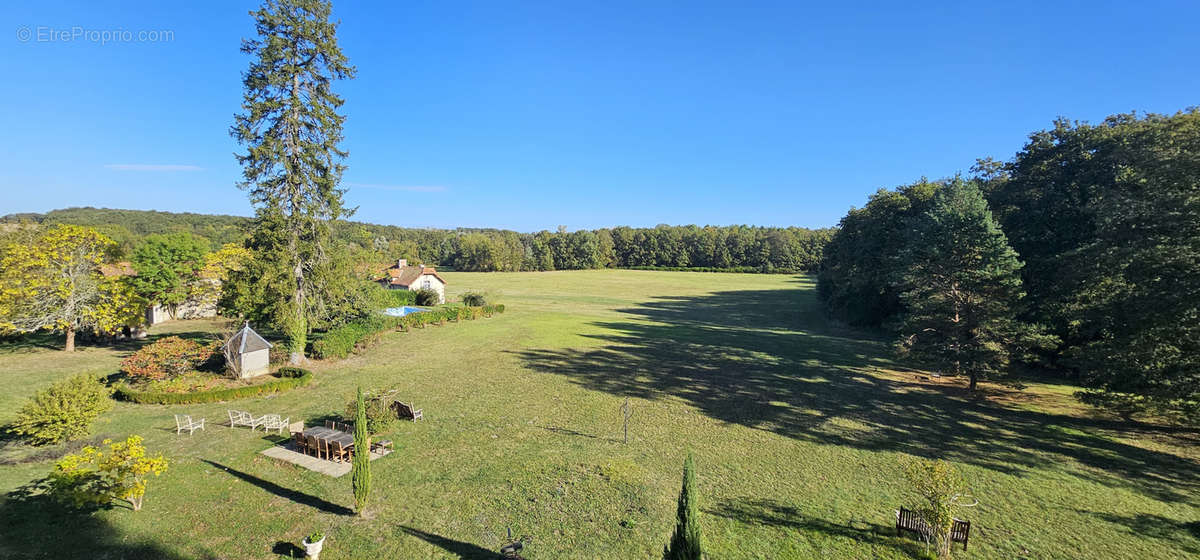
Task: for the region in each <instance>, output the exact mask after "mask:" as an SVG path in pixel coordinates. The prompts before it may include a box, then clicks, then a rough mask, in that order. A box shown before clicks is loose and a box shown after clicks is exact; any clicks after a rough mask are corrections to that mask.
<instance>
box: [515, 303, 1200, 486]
mask: <svg viewBox="0 0 1200 560" xmlns="http://www.w3.org/2000/svg"><path fill="white" fill-rule="evenodd" d="M620 312H621V313H622V314H624V315H626V316H628V317H629V320H626V321H600V322H593V323H592V324H591V325H592V326H594V327H599V328H600V329H602V331H603V332H602V333H600V334H591V335H584V336H588V337H590V338H593V339H596V340H598V341H599V342H600V343H601V344H600V346H599V347H591V348H583V349H576V348H549V349H528V350H517V351H513V352H512V353H513V354H515V355H516V356H518V358H520V359H521V360H522V362H523V363H524V364H525V366H526V367H528V368H529V369H531V370H533V371H536V372H543V373H545V374H550V375H560V376H565V377H567V378H569V379H570V380H571V381H572V382H573V383H575V384H577V385H580V386H582V387H584V388H587V389H590V390H597V391H603V392H607V393H610V394H613V395H617V396H631V397H638V398H642V399H648V400H665V399H679V400H682V401H684V402H686V403H687V404H689V405H691V406H693V407H695V408H696V409H698V410H699V411H700V412H702V413H704V414H706V415H708V416H710V417H712V418H715V419H718V420H721V421H724V422H728V423H733V424H740V425H744V426H748V427H751V428H754V429H759V430H765V431H770V432H773V433H777V434H780V435H783V436H786V437H790V438H794V439H797V440H803V441H811V442H816V443H820V444H824V445H838V446H847V447H852V448H858V449H866V450H871V451H896V452H904V453H909V454H912V455H918V456H923V457H940V458H945V459H951V460H954V461H959V462H962V463H967V464H972V465H977V466H980V467H984V468H988V469H992V470H995V471H998V472H1004V473H1008V474H1014V475H1016V474H1022V473H1025V472H1027V471H1028V470H1030V469H1033V468H1047V467H1052V466H1054V465H1057V464H1062V463H1068V464H1074V465H1079V466H1081V467H1082V468H1072V469H1069V470H1063V472H1066V473H1070V474H1071V475H1073V476H1077V477H1080V478H1084V479H1088V480H1092V481H1095V482H1099V483H1102V484H1104V485H1107V486H1111V487H1125V488H1130V489H1133V490H1136V491H1138V492H1141V493H1144V494H1147V495H1150V496H1153V497H1155V498H1157V499H1161V500H1164V501H1170V502H1186V503H1200V477H1196V476H1195V472H1197V471H1200V462H1197V461H1195V460H1192V459H1190V458H1187V457H1182V456H1179V455H1174V454H1171V453H1168V452H1164V451H1159V450H1154V449H1147V448H1145V447H1139V446H1137V445H1133V444H1132V443H1128V442H1127V441H1128V439H1127V438H1130V436H1131V426H1130V425H1125V424H1121V423H1117V422H1113V421H1111V420H1103V419H1090V418H1082V417H1078V416H1071V415H1069V414H1055V413H1053V412H1046V411H1040V410H1035V409H1031V408H1029V407H1022V406H1015V405H1014V406H1008V405H1006V404H1005V403H1003V402H998V399H992V398H980V397H979V396H978V395H971V394H969V393H967V391H966V390H965V388H964V387H963V386H961V384H959V383H957V382H953V381H950V380H943V381H939V382H934V383H924V382H919V381H916V380H914V379H910V378H911V377H912V376H911V375H908V374H906V375H905V376H904V378H903V379H895V378H890V377H888V376H885V375H881V374H879V371H880V369H892V368H893V367H894V366H895V365H896V364H894V362H893V360H892V357H891V351H890V345H889V344H888V343H887V342H886V340H884V339H881V338H879V337H878V336H875V335H870V334H864V333H862V332H859V331H855V330H850V329H846V328H844V327H840V326H838V325H834V324H832V323H830V322H829V321H828V320H826V319H825V318H824V316H823V314H822V313H821V312H820V306H819V305H818V303H817V301H816V297H815V294H814V292H813V290H799V289H794V290H793V289H789V290H745V291H731V292H720V293H716V294H711V295H704V296H695V297H682V296H670V297H663V298H657V299H654V300H652V301H649V302H646V303H643V304H640V305H638V306H636V307H632V308H627V309H621V310H620ZM1172 431H1173V430H1170V429H1162V430H1158V433H1159V434H1160V435H1164V434H1171V432H1172ZM1188 433H1190V432H1189V431H1187V430H1180V431H1178V432H1177V433H1175V434H1174V435H1172V436H1171V437H1175V438H1177V439H1179V440H1180V443H1182V442H1183V439H1185V438H1187V437H1188V435H1187V434H1188Z"/></svg>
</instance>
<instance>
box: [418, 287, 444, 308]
mask: <svg viewBox="0 0 1200 560" xmlns="http://www.w3.org/2000/svg"><path fill="white" fill-rule="evenodd" d="M439 299H440V298H439V297H438V293H437V291H436V290H432V289H429V288H421V289H420V290H417V291H416V303H417V305H421V306H431V305H437V304H438V300H439Z"/></svg>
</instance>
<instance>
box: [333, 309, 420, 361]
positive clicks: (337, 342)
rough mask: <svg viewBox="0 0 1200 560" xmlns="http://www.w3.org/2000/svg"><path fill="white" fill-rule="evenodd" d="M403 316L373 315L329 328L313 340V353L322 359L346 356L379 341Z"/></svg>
mask: <svg viewBox="0 0 1200 560" xmlns="http://www.w3.org/2000/svg"><path fill="white" fill-rule="evenodd" d="M402 318H403V317H391V316H388V315H373V316H371V317H368V318H366V319H360V320H358V321H355V322H353V323H346V324H345V325H342V326H340V327H334V328H332V329H329V330H328V331H326V332H325V336H323V337H322V338H321V340H318V341H316V342H313V347H312V350H313V355H314V356H316V357H318V358H322V359H327V358H345V357H347V356H349V355H350V354H351V353H352V352H354V351H355V350H361V349H363V348H367V347H369V346H371V345H373V344H375V343H376V342H379V336H380V335H381V334H382V333H383V332H384V331H387V330H390V329H392V328H394V327H395V326H396V325H397V324H399V321H400V319H402Z"/></svg>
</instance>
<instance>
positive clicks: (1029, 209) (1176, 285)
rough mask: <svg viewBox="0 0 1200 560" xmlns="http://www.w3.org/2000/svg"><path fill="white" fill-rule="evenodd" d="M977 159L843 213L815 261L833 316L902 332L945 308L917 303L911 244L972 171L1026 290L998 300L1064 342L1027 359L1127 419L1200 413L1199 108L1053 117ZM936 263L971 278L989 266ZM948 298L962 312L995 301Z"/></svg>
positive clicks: (882, 192)
mask: <svg viewBox="0 0 1200 560" xmlns="http://www.w3.org/2000/svg"><path fill="white" fill-rule="evenodd" d="M972 171H973V176H972V177H970V178H969V179H967V180H965V181H964V180H963V179H962V178H954V179H949V180H939V181H928V180H924V179H922V180H920V181H917V182H915V183H913V184H910V185H904V186H901V187H898V188H896V189H893V190H887V189H881V190H880V191H878V192H877V193H875V194H874V195H872V196H871V197H870V199H869V201H868V202H867V204H866V205H865V206H863V207H862V208H854V209H851V210H850V212H849V213H848V214H847V215H846V216H845V217H844V218H843V219H842V220H841V222H840V224H839V227H838V229H837V232H836V233H835V234H834V235H833V237H832V239H831V240H830V243H829V244H828V245H827V246H826V249H825V253H824V260H823V262H822V265H821V269H820V271H819V273H818V287H819V288H818V291H819V297H820V298H821V300H822V301H823V302H824V304H825V306H826V309H827V311H828V312H829V313H830V315H831V316H833V317H835V318H837V319H839V320H841V321H844V322H846V323H849V324H852V325H857V326H866V327H874V328H882V329H884V330H889V331H892V332H896V333H898V334H902V333H901V332H900V331H901V328H900V325H902V324H903V323H905V322H906V320H908V319H910V317H911V315H912V314H913V313H914V312H921V313H924V312H927V311H928V309H932V308H936V307H938V306H939V305H940V304H939V302H937V301H929V300H926V301H921V302H916V303H917V304H919V305H921V306H922V308H921V309H919V310H914V302H913V301H912V293H913V292H911V291H909V292H906V291H905V290H906V289H909V288H911V286H906V285H905V282H904V281H903V279H904V278H905V276H906V275H909V276H911V272H912V270H913V269H912V266H911V263H910V262H906V259H905V258H904V256H905V255H909V254H912V253H913V252H914V251H915V250H919V249H920V248H918V247H914V244H915V243H917V240H918V238H917V237H915V236H914V235H913V232H914V231H917V230H919V229H920V224H921V223H922V222H924V223H928V222H929V221H930V220H944V219H945V216H944V215H940V216H939V215H937V214H936V212H934V210H933V208H932V206H933V205H934V204H935V202H936V199H937V198H938V197H937V194H938V192H939V191H942V190H945V189H947V188H948V185H951V184H955V185H961V184H962V183H964V182H965V183H969V184H970V185H969V186H963V187H962V188H974V189H977V191H978V192H979V193H981V194H982V197H983V198H984V200H986V205H987V208H986V209H985V212H989V213H990V215H988V216H986V218H985V221H987V222H992V221H993V220H994V223H996V224H997V225H998V227H999V229H1000V230H1002V232H1003V236H1004V237H1005V238H1006V240H1007V244H1008V246H1009V247H1011V249H1012V250H1013V251H1015V253H1016V258H1017V259H1018V260H1019V261H1020V264H1017V267H1018V268H1019V273H1017V275H1018V276H1019V282H1020V285H1019V287H1020V289H1021V291H1022V292H1023V294H1018V296H1019V297H1018V298H1017V301H1015V302H1013V305H1012V309H1010V310H1005V311H1006V312H1007V311H1011V312H1012V313H1013V314H1014V316H1015V318H1016V319H1017V320H1018V321H1020V322H1023V323H1024V324H1025V325H1027V326H1029V327H1031V328H1033V329H1035V330H1036V331H1038V332H1041V333H1045V334H1048V335H1050V336H1051V337H1052V338H1053V339H1056V340H1055V343H1053V344H1050V345H1048V346H1044V347H1041V348H1038V349H1037V352H1035V354H1034V355H1033V356H1028V357H1026V359H1025V360H1023V361H1022V362H1023V363H1024V364H1026V365H1029V364H1031V363H1032V364H1033V365H1036V366H1038V367H1041V368H1048V369H1049V370H1050V371H1054V372H1058V374H1059V375H1061V376H1064V377H1067V378H1070V379H1073V380H1075V381H1076V382H1079V383H1081V384H1083V385H1084V386H1085V387H1088V388H1089V390H1088V391H1085V392H1083V393H1080V394H1078V395H1077V396H1078V397H1080V398H1081V399H1082V400H1084V401H1085V402H1089V403H1091V404H1096V405H1100V406H1105V407H1108V408H1110V409H1112V410H1115V411H1116V412H1118V413H1120V414H1122V415H1125V416H1127V417H1128V416H1130V415H1132V414H1135V413H1138V412H1144V411H1150V410H1153V411H1157V412H1174V413H1183V415H1184V416H1185V417H1190V418H1191V419H1192V420H1200V111H1198V110H1197V109H1189V110H1186V111H1183V112H1180V113H1176V114H1174V115H1156V114H1147V115H1144V116H1142V117H1140V118H1139V117H1138V115H1137V114H1120V115H1115V116H1112V117H1109V118H1108V119H1106V120H1105V121H1104V122H1102V123H1100V124H1096V125H1092V124H1087V123H1081V122H1070V121H1067V120H1065V119H1059V120H1057V121H1055V122H1054V126H1053V128H1051V129H1048V130H1043V131H1039V132H1035V133H1033V134H1031V135H1030V136H1029V140H1028V142H1027V143H1026V144H1025V146H1024V147H1023V148H1022V149H1021V151H1020V152H1018V153H1017V154H1016V155H1015V156H1014V157H1013V158H1012V159H1011V160H1009V161H1005V162H999V161H994V160H992V159H990V158H989V159H983V160H979V161H978V162H977V164H976V165H975V167H973V168H972ZM943 198H944V197H943ZM922 242H925V243H927V240H926V241H922ZM956 256H961V255H956ZM943 264H946V267H944V268H949V269H955V270H958V271H961V272H963V275H962V277H963V278H965V279H966V280H967V281H968V282H970V281H971V279H972V278H983V277H987V276H988V275H989V274H993V273H994V270H986V269H983V268H976V269H972V264H971V263H943ZM927 280H928V281H930V282H933V281H935V279H933V278H927ZM943 296H944V299H945V300H950V299H954V300H955V301H956V302H963V307H962V308H963V309H965V310H967V311H968V312H971V311H972V310H976V309H980V308H983V307H984V306H987V305H993V306H994V305H996V304H997V303H998V302H995V301H988V300H987V299H986V298H984V299H983V300H982V301H981V300H980V298H974V299H972V298H971V297H970V294H966V295H964V294H961V293H960V294H950V293H947V294H943ZM942 303H944V302H942ZM1004 304H1005V305H1008V302H1004ZM943 307H944V306H943ZM955 312H957V309H956V310H955ZM957 319H958V317H955V320H957ZM956 328H957V326H956ZM963 328H967V329H970V328H973V327H972V326H971V325H967V326H965V327H963ZM964 336H965V337H967V338H969V337H970V336H974V333H973V332H967V333H965V335H964ZM903 342H904V339H903V336H901V343H903ZM988 343H989V344H996V345H999V344H1004V343H1006V341H1003V340H991V341H988Z"/></svg>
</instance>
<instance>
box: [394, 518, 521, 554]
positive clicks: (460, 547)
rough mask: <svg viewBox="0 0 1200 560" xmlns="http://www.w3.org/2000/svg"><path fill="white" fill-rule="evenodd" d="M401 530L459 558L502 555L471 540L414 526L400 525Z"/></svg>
mask: <svg viewBox="0 0 1200 560" xmlns="http://www.w3.org/2000/svg"><path fill="white" fill-rule="evenodd" d="M400 532H402V533H404V534H407V535H411V536H414V537H417V538H418V539H421V540H423V541H425V542H427V543H429V544H432V545H433V546H436V547H438V548H440V549H442V550H445V551H446V552H449V553H450V554H457V555H458V557H459V558H465V559H468V560H472V559H485V558H486V559H487V560H493V559H495V558H497V557H499V556H500V554H499V553H498V552H496V551H493V550H488V549H486V548H483V547H481V546H477V545H473V544H471V543H469V542H463V541H456V540H454V539H448V538H446V537H443V536H441V535H435V534H433V533H426V532H425V531H422V530H420V529H416V528H413V527H408V526H406V525H401V526H400Z"/></svg>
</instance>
